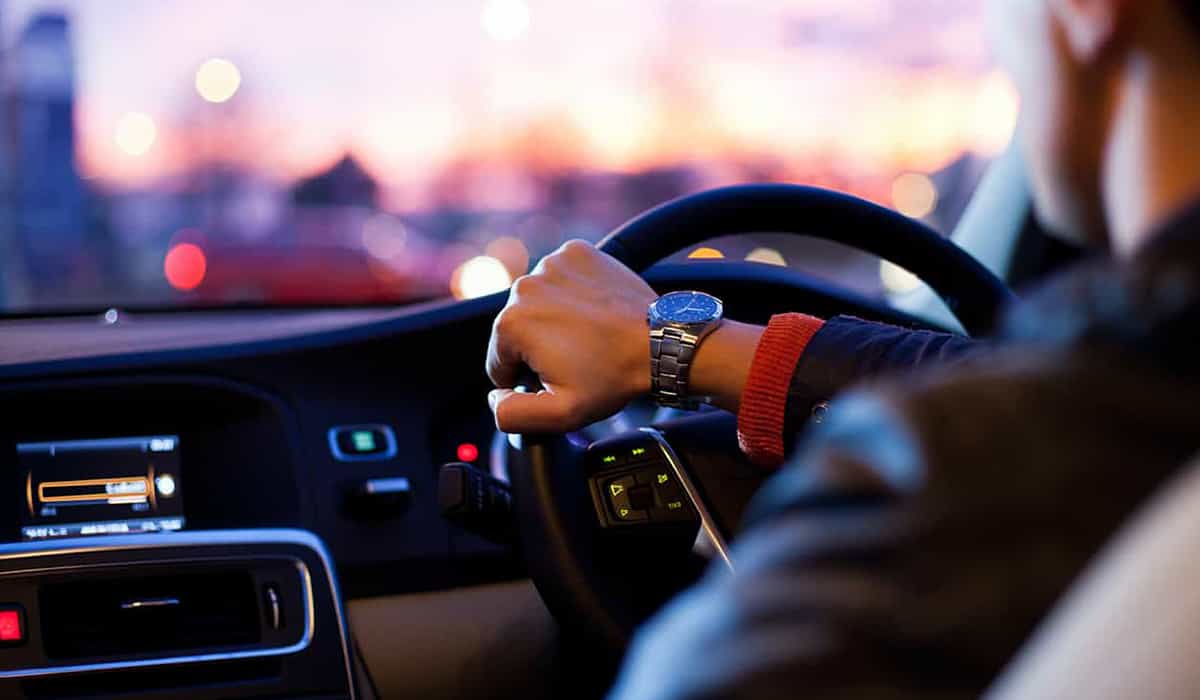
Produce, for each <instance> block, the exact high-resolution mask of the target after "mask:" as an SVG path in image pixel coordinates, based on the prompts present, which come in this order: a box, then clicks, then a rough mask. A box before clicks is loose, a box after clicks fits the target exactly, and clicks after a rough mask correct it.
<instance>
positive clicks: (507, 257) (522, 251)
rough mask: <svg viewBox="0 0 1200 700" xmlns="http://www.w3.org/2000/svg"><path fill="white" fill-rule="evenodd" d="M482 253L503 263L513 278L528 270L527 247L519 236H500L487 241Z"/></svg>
mask: <svg viewBox="0 0 1200 700" xmlns="http://www.w3.org/2000/svg"><path fill="white" fill-rule="evenodd" d="M483 253H484V255H490V256H491V257H493V258H496V259H497V260H499V261H500V262H502V263H504V267H505V268H506V269H507V270H508V273H509V274H510V275H512V277H513V279H516V278H517V277H520V276H521V275H523V274H525V273H526V272H528V271H529V249H528V248H526V247H525V244H524V243H522V242H521V239H519V238H513V237H512V236H501V237H500V238H497V239H496V240H494V241H492V242H491V243H488V245H487V248H484V250H483Z"/></svg>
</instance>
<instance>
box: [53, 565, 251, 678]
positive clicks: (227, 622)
mask: <svg viewBox="0 0 1200 700" xmlns="http://www.w3.org/2000/svg"><path fill="white" fill-rule="evenodd" d="M258 598H259V595H258V591H257V589H256V587H255V583H254V578H253V577H252V576H251V575H250V573H249V572H247V571H245V570H231V571H205V572H202V573H201V572H196V573H193V574H175V575H162V576H152V577H146V578H142V577H138V576H133V575H131V576H127V577H122V578H109V579H101V580H97V579H91V578H89V579H87V580H78V581H71V582H63V583H54V584H48V585H45V586H43V587H42V589H41V594H40V601H41V602H40V606H39V607H40V608H41V618H42V639H43V642H44V644H45V649H46V656H47V657H49V658H51V659H54V660H78V659H85V658H97V657H100V658H103V657H118V656H120V657H123V656H132V655H141V654H156V655H157V654H168V653H169V654H179V653H193V652H207V651H213V650H214V649H220V648H227V647H238V646H242V647H244V646H248V645H254V644H257V643H258V642H259V641H260V639H261V635H262V625H261V622H260V621H261V619H262V616H261V614H260V609H259V606H258Z"/></svg>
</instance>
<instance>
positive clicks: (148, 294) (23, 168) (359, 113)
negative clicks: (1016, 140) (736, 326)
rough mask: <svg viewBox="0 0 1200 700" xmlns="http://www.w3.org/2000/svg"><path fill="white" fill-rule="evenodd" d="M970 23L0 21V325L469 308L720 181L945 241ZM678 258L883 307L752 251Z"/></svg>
mask: <svg viewBox="0 0 1200 700" xmlns="http://www.w3.org/2000/svg"><path fill="white" fill-rule="evenodd" d="M981 5H982V0H585V1H579V0H570V1H564V0H443V1H441V2H415V1H407V2H404V1H385V0H378V1H376V0H355V1H354V2H346V1H345V0H304V1H303V2H295V0H255V2H245V1H244V0H103V1H97V0H74V1H72V0H46V1H42V0H4V1H3V2H0V41H2V42H3V43H2V45H0V76H2V83H0V85H2V90H3V94H4V98H5V109H3V110H0V276H2V277H0V310H2V311H3V312H4V313H8V314H13V313H24V314H29V313H47V312H54V311H64V310H103V309H106V308H110V307H121V308H186V307H196V306H213V305H218V306H225V305H242V304H245V305H255V306H260V305H261V306H288V305H357V304H375V303H388V304H396V303H406V302H413V301H417V300H425V299H435V298H441V297H451V296H453V297H456V298H466V297H475V296H479V295H482V294H486V293H490V292H494V291H498V290H501V289H504V288H505V287H506V286H507V285H508V284H509V283H510V282H511V280H512V279H514V278H515V277H516V276H518V275H520V274H522V273H524V272H525V271H526V270H527V269H528V268H529V267H530V266H531V264H532V263H533V262H535V261H536V260H537V259H538V257H539V256H541V255H544V254H546V253H547V252H549V251H551V250H553V249H554V248H555V247H557V246H558V245H559V244H560V243H561V242H562V241H564V240H566V239H569V238H584V239H588V240H598V239H599V238H600V237H601V236H603V235H604V233H606V232H607V231H609V230H611V229H612V228H613V227H615V226H617V225H618V224H620V223H621V222H623V221H624V220H626V219H628V218H629V217H631V216H633V215H635V214H637V213H638V212H640V211H642V210H644V209H646V208H648V207H651V206H653V205H655V204H657V203H660V202H662V201H664V200H667V199H669V198H672V197H676V196H679V195H682V194H687V193H691V192H696V191H699V190H702V189H705V188H709V187H715V186H721V185H728V184H734V183H742V182H766V181H773V182H795V183H805V184H815V185H820V186H825V187H831V188H835V189H838V190H843V191H848V192H851V193H853V194H856V195H859V196H862V197H865V198H867V199H870V200H872V201H876V202H879V203H881V204H884V205H886V206H892V207H895V208H897V209H898V210H900V211H901V212H903V213H904V214H907V215H909V216H913V217H918V218H922V219H925V220H926V221H927V222H929V223H930V224H932V225H933V226H934V227H935V228H937V229H939V230H942V231H948V230H949V229H950V228H951V227H952V226H953V224H954V222H955V221H956V220H957V218H958V216H959V215H960V214H961V212H962V209H963V207H964V205H965V202H966V200H967V198H968V197H969V195H970V193H971V191H972V189H973V188H974V186H975V183H976V182H977V181H978V178H979V175H980V173H981V172H982V170H983V168H984V166H985V164H986V163H987V161H988V159H989V158H991V157H993V156H994V155H995V154H997V153H998V152H999V151H1000V150H1002V149H1003V148H1004V146H1005V145H1006V143H1007V141H1008V139H1009V137H1010V135H1011V132H1012V128H1013V124H1014V122H1015V118H1016V117H1015V115H1016V99H1015V97H1014V95H1013V92H1012V90H1011V88H1010V86H1009V85H1008V84H1007V83H1006V82H1005V80H1004V78H1003V77H1001V75H1000V74H999V73H998V72H997V71H996V69H995V67H994V66H993V64H992V61H991V59H990V57H989V56H988V55H987V53H986V51H985V49H984V48H983V46H984V41H983V38H984V37H983V34H984V30H983V22H982V8H981ZM689 256H691V258H702V259H705V260H706V264H709V263H708V262H707V260H708V259H711V258H716V257H723V258H725V259H737V260H744V259H749V260H752V261H756V262H759V263H764V264H784V265H791V266H795V267H798V268H801V269H806V270H809V271H814V272H817V273H824V274H826V275H828V276H829V277H831V278H834V279H838V280H839V281H842V282H845V283H846V284H849V285H850V286H852V287H854V288H857V289H859V290H860V291H864V292H867V293H876V294H878V293H880V292H881V291H882V290H884V289H886V288H897V287H899V286H903V285H904V284H907V282H906V280H905V279H903V277H902V276H897V275H895V274H892V275H889V271H888V270H887V269H886V268H885V269H884V270H883V274H882V275H881V274H880V267H879V265H878V263H877V262H871V263H863V262H862V261H861V260H860V259H859V257H860V256H855V255H851V254H843V253H838V252H832V251H830V250H828V249H825V248H814V247H812V244H811V243H806V242H804V241H801V240H798V239H792V238H783V237H779V236H775V237H772V236H747V237H744V238H739V239H736V240H729V241H720V242H717V243H714V244H713V245H710V246H705V247H704V248H700V249H693V250H690V251H684V252H683V253H682V254H681V256H680V257H681V259H688V258H689ZM893 272H895V271H893Z"/></svg>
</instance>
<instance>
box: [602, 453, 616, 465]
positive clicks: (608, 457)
mask: <svg viewBox="0 0 1200 700" xmlns="http://www.w3.org/2000/svg"><path fill="white" fill-rule="evenodd" d="M600 461H601V462H604V463H605V464H612V463H613V462H615V461H617V457H616V455H605V456H603V457H601V458H600Z"/></svg>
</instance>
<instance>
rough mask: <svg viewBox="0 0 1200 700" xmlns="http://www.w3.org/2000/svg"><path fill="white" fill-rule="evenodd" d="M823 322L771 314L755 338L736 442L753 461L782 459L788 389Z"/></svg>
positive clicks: (771, 463) (775, 463) (766, 462)
mask: <svg viewBox="0 0 1200 700" xmlns="http://www.w3.org/2000/svg"><path fill="white" fill-rule="evenodd" d="M823 325H825V322H824V321H822V320H821V319H819V318H816V317H814V316H807V315H805V314H779V315H778V316H773V317H771V322H770V323H769V324H767V330H766V332H764V333H763V335H762V338H761V339H760V340H759V341H758V348H757V349H756V350H755V351H754V362H753V363H752V364H751V365H750V376H749V377H748V378H747V379H746V388H745V390H744V391H743V392H742V401H741V407H740V409H739V410H738V444H739V445H741V448H742V451H743V452H745V453H746V456H748V457H749V458H750V460H751V461H753V462H754V463H755V464H759V465H761V466H764V467H776V466H779V465H780V464H781V463H782V462H783V456H784V455H783V422H784V418H785V415H786V413H787V399H788V389H789V387H790V386H791V383H792V375H793V374H794V373H795V372H796V363H798V362H799V361H800V356H801V355H803V354H804V348H805V347H806V346H807V345H808V343H809V341H810V340H812V338H813V336H814V335H816V334H817V331H819V330H821V326H823Z"/></svg>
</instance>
